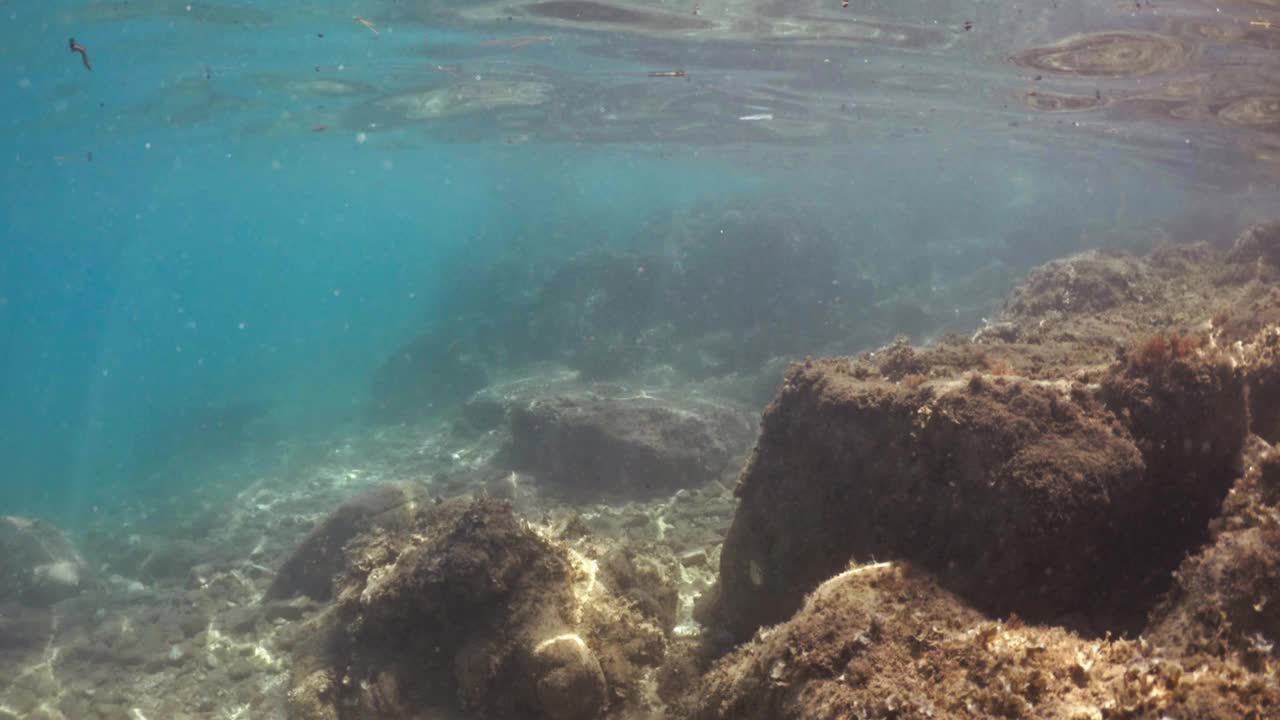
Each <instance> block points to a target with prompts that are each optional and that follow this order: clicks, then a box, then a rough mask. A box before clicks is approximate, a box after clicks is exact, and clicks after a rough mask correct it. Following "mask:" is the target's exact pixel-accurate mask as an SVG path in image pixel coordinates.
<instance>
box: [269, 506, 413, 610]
mask: <svg viewBox="0 0 1280 720" xmlns="http://www.w3.org/2000/svg"><path fill="white" fill-rule="evenodd" d="M424 501H426V502H429V500H428V499H427V498H426V497H425V492H424V488H423V487H421V486H418V485H410V484H407V483H390V484H387V485H382V486H379V487H376V488H374V489H372V490H369V491H368V492H365V493H362V494H361V495H357V496H356V497H354V498H351V499H350V500H348V501H347V502H345V503H343V504H342V505H341V506H340V507H339V508H338V509H337V510H335V511H333V513H332V514H330V515H329V516H328V517H326V518H325V519H324V520H322V521H321V522H320V524H319V525H317V526H316V528H315V529H314V530H312V531H311V533H310V534H309V535H307V537H306V539H305V540H303V541H302V544H301V545H299V546H298V547H297V548H296V549H295V550H294V551H293V552H292V553H291V554H290V555H289V557H288V558H286V559H285V561H284V563H283V564H282V565H281V566H280V570H279V572H277V573H276V576H275V579H274V580H273V581H272V583H271V587H270V588H269V589H268V590H267V598H268V599H273V600H274V599H281V598H290V597H295V596H298V595H305V596H307V597H310V598H311V599H313V600H328V599H330V598H331V597H332V596H333V583H334V580H335V579H336V578H337V576H338V573H339V572H340V571H341V570H342V569H343V567H344V563H345V556H344V555H343V547H344V546H345V545H346V544H347V542H349V541H350V540H351V539H352V538H354V537H356V536H357V535H359V534H361V533H364V532H368V531H369V530H372V529H373V528H382V529H386V530H393V531H394V530H402V529H404V528H405V527H407V526H408V525H409V524H410V522H411V521H412V519H413V516H414V512H415V510H416V504H417V503H419V502H424Z"/></svg>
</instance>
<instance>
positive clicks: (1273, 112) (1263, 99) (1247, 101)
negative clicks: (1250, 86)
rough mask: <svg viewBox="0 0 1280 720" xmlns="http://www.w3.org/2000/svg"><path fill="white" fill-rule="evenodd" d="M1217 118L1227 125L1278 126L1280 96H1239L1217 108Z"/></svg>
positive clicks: (1279, 121)
mask: <svg viewBox="0 0 1280 720" xmlns="http://www.w3.org/2000/svg"><path fill="white" fill-rule="evenodd" d="M1218 119H1219V120H1221V121H1222V122H1224V123H1226V124H1228V125H1245V126H1249V127H1266V126H1270V125H1276V126H1280V96H1276V95H1254V96H1252V97H1246V98H1241V99H1239V100H1236V101H1235V102H1233V103H1231V104H1230V105H1227V106H1226V107H1224V108H1222V109H1221V110H1219V111H1218Z"/></svg>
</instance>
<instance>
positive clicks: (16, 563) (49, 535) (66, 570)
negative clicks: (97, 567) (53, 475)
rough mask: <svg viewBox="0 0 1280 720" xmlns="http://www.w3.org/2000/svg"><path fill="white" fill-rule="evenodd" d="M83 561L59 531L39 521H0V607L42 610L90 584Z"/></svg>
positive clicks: (10, 517)
mask: <svg viewBox="0 0 1280 720" xmlns="http://www.w3.org/2000/svg"><path fill="white" fill-rule="evenodd" d="M90 576H91V573H90V570H89V566H88V564H87V563H85V561H84V558H82V557H81V556H80V553H79V552H78V551H77V550H76V548H75V546H74V545H72V544H71V541H70V540H68V539H67V536H66V535H64V534H63V533H62V531H61V530H59V529H58V528H56V527H54V526H53V525H50V524H48V523H46V522H42V521H40V520H33V519H30V518H24V517H18V516H15V515H7V516H4V517H0V604H2V603H6V602H14V601H16V602H20V603H22V604H24V605H31V606H45V605H51V604H53V603H55V602H58V601H59V600H64V599H66V598H69V597H72V596H74V595H76V594H78V593H79V592H80V591H81V590H82V589H83V588H84V587H85V586H86V584H87V583H88V582H89V581H90Z"/></svg>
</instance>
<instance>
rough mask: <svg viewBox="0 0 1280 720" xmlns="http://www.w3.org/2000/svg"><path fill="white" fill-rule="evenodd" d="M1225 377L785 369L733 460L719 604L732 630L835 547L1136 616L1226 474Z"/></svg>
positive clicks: (1092, 623) (1170, 361)
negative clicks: (751, 447) (1048, 377)
mask: <svg viewBox="0 0 1280 720" xmlns="http://www.w3.org/2000/svg"><path fill="white" fill-rule="evenodd" d="M1247 418H1248V413H1247V410H1246V400H1245V392H1244V381H1243V374H1242V372H1241V371H1240V370H1239V369H1238V368H1234V369H1233V368H1231V367H1230V366H1228V365H1226V364H1222V363H1218V362H1216V361H1213V360H1209V359H1197V358H1175V357H1173V356H1172V355H1166V356H1162V357H1161V358H1159V359H1158V361H1157V362H1155V363H1153V364H1151V365H1147V364H1141V363H1125V362H1118V363H1116V365H1115V366H1113V367H1112V368H1110V369H1109V370H1108V371H1107V372H1106V374H1105V375H1104V376H1103V377H1102V378H1100V382H1097V383H1091V384H1085V383H1079V382H1077V383H1071V382H1067V381H1058V382H1053V381H1033V380H1028V379H1026V378H1019V377H1015V376H1010V375H1000V376H994V377H993V376H983V375H981V374H977V373H974V374H970V375H967V376H966V375H960V376H958V377H957V376H951V377H946V378H939V379H931V380H927V381H926V380H925V379H924V378H923V377H919V379H918V380H916V381H912V382H907V381H904V382H900V383H890V382H886V381H884V380H880V379H877V378H868V379H865V380H864V379H859V378H858V377H855V374H853V373H851V372H850V367H849V365H848V363H842V362H841V361H815V362H810V363H804V364H801V365H798V366H796V367H794V368H792V370H791V372H790V373H789V374H788V376H787V380H786V383H785V384H784V387H783V390H782V391H781V392H780V393H779V395H778V397H777V398H776V399H775V400H774V402H773V404H772V405H771V406H770V407H769V409H768V410H767V411H766V413H765V416H764V422H763V425H762V429H761V434H760V438H759V440H758V441H757V445H756V449H755V452H754V454H753V456H752V458H751V461H750V463H749V464H748V466H747V468H746V469H745V470H744V471H743V474H742V477H741V480H740V483H739V486H738V490H737V494H738V496H739V498H740V500H741V501H740V505H739V508H738V511H737V514H736V515H735V517H734V521H733V525H732V527H731V529H730V532H729V536H728V539H727V541H726V543H725V546H724V550H723V553H722V555H721V564H720V572H721V577H720V581H721V589H720V593H721V596H720V597H721V608H720V609H721V611H722V613H723V618H724V621H725V622H726V623H727V625H728V627H729V628H730V629H731V631H732V632H733V633H734V634H735V635H737V636H738V637H740V638H745V637H749V636H750V634H751V633H752V632H754V631H755V629H756V628H758V627H760V626H761V625H767V624H772V623H776V622H779V621H781V620H784V619H786V618H787V617H788V616H790V615H791V614H792V613H793V612H795V610H796V609H798V608H799V607H800V604H801V601H802V598H803V596H804V594H805V593H806V592H808V591H809V590H811V589H812V588H813V587H815V586H816V585H817V584H818V583H819V582H821V581H822V580H823V579H824V578H826V577H829V576H830V575H832V574H833V573H835V572H838V571H839V569H840V568H841V567H844V566H845V564H846V563H848V562H849V561H850V560H853V559H857V560H869V559H872V558H876V559H886V558H888V559H908V560H910V561H912V562H915V563H917V564H918V565H920V566H921V567H923V568H925V569H928V570H929V571H931V572H933V573H935V574H936V575H937V576H938V578H939V581H940V582H942V583H943V585H944V586H945V587H947V588H948V589H949V590H951V591H953V592H956V593H957V594H959V595H961V596H962V597H965V598H966V600H967V601H969V602H971V603H973V604H974V605H975V606H976V607H978V608H980V609H982V610H984V611H986V612H989V613H992V614H995V615H997V616H999V615H1005V614H1008V613H1017V614H1018V615H1020V616H1022V617H1027V618H1034V619H1037V620H1045V621H1048V620H1053V621H1058V622H1063V623H1065V624H1068V625H1071V626H1074V627H1080V628H1082V629H1092V630H1101V629H1129V628H1133V627H1135V626H1136V625H1137V624H1139V623H1140V622H1141V621H1142V619H1143V618H1144V616H1145V613H1146V612H1147V610H1148V609H1149V608H1150V606H1151V605H1152V604H1153V603H1154V602H1155V599H1156V598H1157V597H1158V595H1159V593H1160V592H1161V591H1163V590H1164V589H1165V588H1166V587H1167V586H1168V583H1169V573H1170V571H1171V570H1173V568H1175V567H1176V566H1177V564H1178V562H1179V561H1180V560H1181V559H1182V557H1183V555H1184V554H1185V553H1186V552H1187V551H1188V550H1190V549H1193V548H1194V547H1196V545H1197V544H1198V543H1199V542H1202V541H1203V540H1204V539H1205V537H1206V535H1207V527H1208V523H1209V520H1210V519H1211V518H1212V517H1213V516H1214V515H1215V514H1216V512H1217V509H1218V507H1219V504H1220V503H1221V501H1222V499H1223V497H1224V496H1225V495H1226V493H1227V490H1228V489H1229V488H1230V486H1231V483H1232V481H1233V480H1234V479H1235V478H1236V477H1237V476H1238V470H1239V463H1240V452H1241V446H1242V443H1243V440H1244V438H1245V436H1246V432H1247V430H1246V424H1247Z"/></svg>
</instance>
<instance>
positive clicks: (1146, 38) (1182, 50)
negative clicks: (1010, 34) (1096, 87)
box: [1014, 32, 1187, 77]
mask: <svg viewBox="0 0 1280 720" xmlns="http://www.w3.org/2000/svg"><path fill="white" fill-rule="evenodd" d="M1186 55H1187V49H1186V47H1185V46H1183V44H1182V43H1181V42H1179V41H1178V40H1176V39H1174V38H1171V37H1166V36H1164V35H1156V34H1154V33H1134V32H1106V33H1092V34H1088V35H1073V36H1071V37H1069V38H1066V39H1065V40H1062V41H1061V42H1057V43H1054V44H1053V45H1049V46H1047V47H1041V48H1031V49H1029V50H1025V51H1023V52H1022V53H1021V54H1019V55H1018V56H1017V57H1016V58H1014V60H1015V61H1016V62H1017V63H1018V64H1020V65H1026V66H1028V67H1034V68H1038V69H1040V70H1046V71H1048V72H1056V73H1070V74H1072V75H1088V76H1091V77H1100V76H1101V77H1120V76H1125V75H1149V74H1151V73H1155V72H1161V71H1163V70H1171V69H1173V68H1176V67H1178V66H1179V65H1181V64H1182V63H1183V61H1184V60H1185V59H1186Z"/></svg>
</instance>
